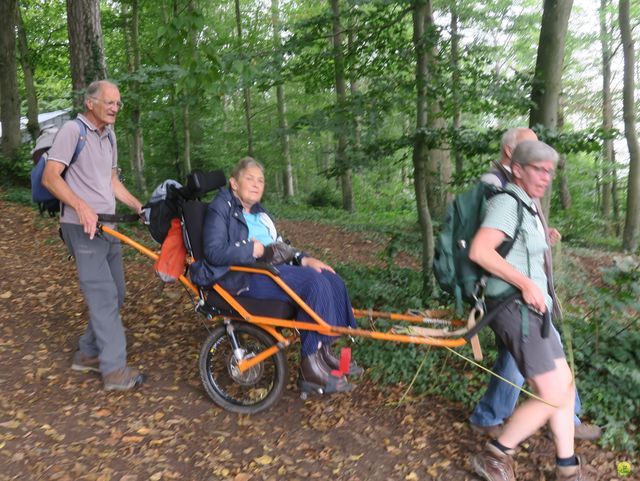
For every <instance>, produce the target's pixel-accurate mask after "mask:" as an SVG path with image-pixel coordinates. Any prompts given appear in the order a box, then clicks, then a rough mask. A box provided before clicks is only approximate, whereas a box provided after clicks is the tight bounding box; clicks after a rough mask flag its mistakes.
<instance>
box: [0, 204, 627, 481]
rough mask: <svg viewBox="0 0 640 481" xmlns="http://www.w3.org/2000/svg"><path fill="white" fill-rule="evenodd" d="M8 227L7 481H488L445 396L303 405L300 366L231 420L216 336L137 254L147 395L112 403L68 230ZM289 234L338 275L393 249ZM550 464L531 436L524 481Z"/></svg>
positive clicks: (1, 338)
mask: <svg viewBox="0 0 640 481" xmlns="http://www.w3.org/2000/svg"><path fill="white" fill-rule="evenodd" d="M0 219H1V225H2V231H1V233H0V266H1V269H2V276H0V366H2V369H1V371H0V481H5V480H58V481H75V480H94V481H98V480H99V481H107V480H114V481H143V480H145V481H146V480H153V481H158V480H171V479H180V480H211V481H213V480H233V481H248V480H256V481H257V480H305V479H323V480H324V479H332V480H353V481H357V480H360V481H365V480H398V481H401V480H408V481H417V480H456V481H462V480H476V479H478V478H477V477H476V476H475V475H474V474H473V472H472V469H471V465H470V455H471V454H472V453H474V452H475V451H476V450H477V449H478V448H479V447H480V446H481V445H482V444H483V443H484V442H485V441H486V440H485V439H483V438H482V437H481V436H479V435H477V434H475V433H473V432H472V431H471V430H470V428H469V426H468V424H467V423H466V417H467V416H468V411H467V409H466V408H464V407H462V406H461V405H456V404H452V403H450V402H448V401H445V400H442V399H438V398H432V397H423V398H411V399H409V400H408V401H406V400H405V402H404V403H402V404H400V405H398V400H399V399H400V397H401V396H402V394H403V392H404V391H405V387H404V386H394V387H391V388H389V387H386V388H380V387H378V386H376V385H374V383H373V382H372V381H371V380H370V378H369V377H368V376H366V375H365V378H364V379H363V380H361V381H358V387H357V389H356V390H355V391H354V392H352V393H350V394H347V395H336V396H332V397H327V398H309V399H307V400H306V401H302V400H301V399H300V398H299V393H298V392H297V390H296V387H295V374H296V369H295V359H293V358H292V359H291V360H290V368H291V369H290V370H291V373H292V374H291V379H290V382H289V385H288V388H287V391H286V393H285V396H284V398H283V399H282V401H281V402H280V403H279V405H277V406H276V407H274V408H272V409H270V410H268V411H266V412H263V413H260V414H258V415H254V416H241V415H236V414H230V413H228V412H225V411H223V410H222V409H220V408H218V407H217V406H216V405H214V404H213V403H212V402H211V401H210V400H209V399H208V397H207V395H206V394H205V392H204V389H203V388H202V386H201V383H200V379H199V375H198V368H197V357H198V353H199V350H200V346H201V344H202V342H203V341H204V339H205V337H206V336H207V331H208V329H210V328H211V325H207V323H206V322H205V320H204V318H203V317H201V316H199V315H197V314H195V313H194V312H193V305H192V302H191V300H190V299H189V296H188V295H187V294H186V293H185V292H184V290H182V289H181V288H179V287H177V286H164V287H163V286H162V285H161V284H160V283H159V281H158V279H157V278H156V276H155V275H154V274H153V271H152V269H151V263H150V262H148V261H147V260H146V259H144V258H142V257H141V256H140V255H138V254H137V253H135V252H133V251H132V250H131V249H127V252H126V254H125V263H126V276H127V289H128V294H127V301H126V304H125V307H124V308H123V311H122V316H123V319H124V322H125V325H126V328H127V338H128V353H129V362H130V363H131V364H132V365H134V366H137V367H139V368H140V369H141V370H143V371H144V372H145V373H146V374H147V375H148V381H147V383H146V384H145V385H144V386H143V387H142V388H141V389H139V390H137V391H134V392H127V393H113V392H111V393H107V392H105V391H103V390H102V383H101V380H100V378H99V376H97V375H95V374H86V373H85V374H83V373H76V372H73V371H71V370H70V369H69V367H70V364H71V357H72V355H73V352H74V350H75V349H76V343H77V339H78V336H79V335H80V333H81V332H82V330H83V328H84V325H85V322H86V316H87V313H86V310H85V308H84V305H83V300H82V296H81V293H80V291H79V288H78V284H77V281H76V276H75V270H74V264H73V262H72V261H69V260H68V258H67V254H66V251H65V249H64V246H63V244H62V243H61V241H60V239H59V238H58V234H57V225H56V223H55V221H54V220H51V219H45V218H41V217H38V216H37V215H36V214H35V212H34V210H33V209H31V208H29V207H25V206H20V205H17V204H12V203H7V202H0ZM284 228H285V229H286V230H287V233H288V237H289V238H290V239H291V240H292V242H293V243H294V245H297V246H300V247H301V248H303V249H305V250H307V251H309V252H311V253H314V254H317V255H319V256H321V257H324V258H328V259H330V260H331V261H338V262H356V261H357V262H359V263H363V264H372V265H373V264H376V263H377V262H378V259H379V257H378V256H377V254H378V252H379V250H380V249H381V248H382V246H381V245H379V244H377V243H376V242H374V241H371V240H366V239H365V238H364V237H361V236H358V235H355V234H353V233H345V232H342V231H340V230H339V229H336V228H330V227H327V226H322V225H320V224H310V223H305V222H296V223H294V222H293V221H289V222H286V223H285V225H284ZM132 233H133V235H135V236H136V238H139V239H141V240H143V241H144V242H145V243H147V245H151V242H148V240H147V239H148V237H146V234H145V233H144V231H142V230H134V231H133V232H132ZM138 236H139V237H138ZM399 256H400V257H398V262H399V263H401V264H403V265H406V266H409V267H410V266H418V265H419V260H418V259H415V258H412V257H411V256H409V255H407V254H399ZM293 350H294V351H295V348H294V349H293ZM577 451H578V453H579V454H582V455H584V457H585V458H586V459H587V460H588V462H589V463H591V464H592V465H594V466H596V467H598V469H599V471H600V473H601V477H600V479H603V480H612V479H619V478H617V474H616V463H617V461H619V460H620V459H628V457H626V456H625V455H624V453H614V452H610V451H605V450H602V449H600V448H598V446H596V445H595V444H593V443H589V442H579V443H578V446H577ZM553 459H554V456H553V445H552V443H551V441H550V440H549V439H548V437H547V436H545V435H544V434H539V435H537V436H534V437H532V438H531V439H530V440H528V441H527V442H526V443H524V444H523V446H522V447H521V448H520V449H519V451H518V455H517V463H518V468H517V471H518V475H519V476H518V479H521V480H545V479H552V471H553V464H552V463H553ZM638 467H639V466H638V464H637V462H635V466H634V468H635V469H636V470H637V469H638ZM635 474H637V471H636V473H635ZM620 479H622V478H620ZM626 479H630V478H626ZM636 479H638V478H636Z"/></svg>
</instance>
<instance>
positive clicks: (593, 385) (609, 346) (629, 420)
mask: <svg viewBox="0 0 640 481" xmlns="http://www.w3.org/2000/svg"><path fill="white" fill-rule="evenodd" d="M577 254H578V255H579V256H584V257H585V258H587V259H588V258H590V257H592V256H594V253H593V252H589V251H582V250H581V251H578V252H577ZM616 259H617V263H616V265H614V266H613V267H609V268H607V269H604V270H603V279H602V283H601V284H600V285H598V286H597V287H594V286H591V285H589V284H585V283H575V282H571V280H572V279H576V278H579V276H580V277H581V278H584V276H585V272H584V270H583V268H582V267H581V266H578V265H573V264H571V265H569V266H565V269H563V271H564V272H563V273H562V276H561V277H560V285H561V286H562V287H563V289H564V290H566V300H567V302H564V306H565V307H566V312H565V319H564V322H563V325H562V329H563V334H564V338H565V342H566V343H570V345H571V347H572V352H573V353H574V360H575V368H576V377H577V384H578V388H579V391H580V396H581V400H582V403H583V412H584V414H585V415H586V416H587V417H588V418H590V419H593V420H594V421H595V422H596V423H598V424H601V425H603V426H604V427H605V434H604V436H603V438H602V440H601V443H602V444H603V445H605V446H611V447H615V448H618V449H624V450H625V451H628V452H637V451H638V450H640V443H639V440H640V414H639V413H640V331H639V330H638V327H639V321H638V314H639V313H640V302H639V300H638V299H639V295H640V267H639V266H638V261H637V260H635V259H633V258H631V257H627V258H623V257H621V256H620V257H619V258H616Z"/></svg>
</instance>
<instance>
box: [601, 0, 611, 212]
mask: <svg viewBox="0 0 640 481" xmlns="http://www.w3.org/2000/svg"><path fill="white" fill-rule="evenodd" d="M608 7H609V0H600V43H601V45H602V129H603V130H604V131H605V132H610V131H611V130H612V129H613V105H612V102H611V56H612V53H611V38H610V32H609V27H608V25H609V22H608V19H607V10H608ZM612 167H613V139H610V138H606V139H604V140H603V142H602V168H601V172H602V182H601V185H600V192H601V199H602V201H601V203H600V212H601V213H602V217H603V218H604V219H606V220H610V219H611V213H612V209H613V192H612V186H613V183H612V182H611V179H612V176H611V174H612V172H611V170H612Z"/></svg>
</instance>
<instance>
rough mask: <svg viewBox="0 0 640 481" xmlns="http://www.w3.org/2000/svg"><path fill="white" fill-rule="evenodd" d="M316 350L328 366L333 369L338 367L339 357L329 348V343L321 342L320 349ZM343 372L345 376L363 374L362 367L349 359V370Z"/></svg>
mask: <svg viewBox="0 0 640 481" xmlns="http://www.w3.org/2000/svg"><path fill="white" fill-rule="evenodd" d="M318 351H319V352H320V356H321V357H322V360H323V361H324V363H325V364H326V365H327V366H329V367H330V368H331V369H333V370H339V369H340V359H339V358H338V357H337V356H336V355H335V354H334V352H333V351H332V350H331V346H330V345H329V344H323V345H322V346H320V349H318ZM345 374H346V375H347V376H353V377H359V376H362V375H363V374H364V369H362V368H361V367H360V366H358V364H357V363H356V362H355V361H354V360H351V362H350V363H349V372H347V373H345Z"/></svg>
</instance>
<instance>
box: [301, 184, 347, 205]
mask: <svg viewBox="0 0 640 481" xmlns="http://www.w3.org/2000/svg"><path fill="white" fill-rule="evenodd" d="M306 202H307V204H308V205H309V206H311V207H333V208H334V209H338V208H340V205H341V203H342V202H341V200H340V193H339V192H338V191H337V190H336V189H334V188H332V187H331V186H329V185H328V184H324V185H320V186H318V187H316V188H315V189H314V190H312V191H311V192H309V195H308V196H307V201H306Z"/></svg>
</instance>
